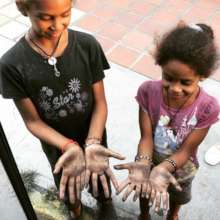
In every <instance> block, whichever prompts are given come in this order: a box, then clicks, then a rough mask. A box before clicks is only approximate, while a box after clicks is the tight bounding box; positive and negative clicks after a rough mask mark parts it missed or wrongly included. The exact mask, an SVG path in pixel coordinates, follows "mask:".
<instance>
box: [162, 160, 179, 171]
mask: <svg viewBox="0 0 220 220" xmlns="http://www.w3.org/2000/svg"><path fill="white" fill-rule="evenodd" d="M164 161H167V162H169V163H170V164H171V165H172V166H173V168H174V171H173V172H176V170H177V165H176V161H174V160H172V159H169V158H166V159H165V160H164Z"/></svg>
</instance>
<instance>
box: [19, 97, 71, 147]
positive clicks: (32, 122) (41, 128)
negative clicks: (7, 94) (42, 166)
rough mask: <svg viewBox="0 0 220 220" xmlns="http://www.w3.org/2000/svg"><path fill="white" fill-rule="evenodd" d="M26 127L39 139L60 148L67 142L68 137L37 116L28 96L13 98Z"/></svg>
mask: <svg viewBox="0 0 220 220" xmlns="http://www.w3.org/2000/svg"><path fill="white" fill-rule="evenodd" d="M15 105H16V106H17V108H18V110H19V112H20V114H21V116H22V118H23V120H24V123H25V125H26V127H27V129H28V130H29V131H30V132H31V133H32V134H33V135H34V136H36V137H37V138H39V139H40V140H42V141H44V142H46V143H48V144H50V145H52V146H55V147H57V148H59V149H60V148H61V146H64V145H65V144H66V143H67V142H68V140H69V139H68V138H67V137H65V136H63V135H62V134H60V133H59V132H57V131H56V130H54V129H53V128H51V127H50V126H48V125H47V124H46V123H45V122H44V121H43V120H42V119H41V118H40V116H39V114H38V112H37V110H36V108H35V106H34V104H33V102H32V101H31V100H30V99H29V98H24V99H21V100H15Z"/></svg>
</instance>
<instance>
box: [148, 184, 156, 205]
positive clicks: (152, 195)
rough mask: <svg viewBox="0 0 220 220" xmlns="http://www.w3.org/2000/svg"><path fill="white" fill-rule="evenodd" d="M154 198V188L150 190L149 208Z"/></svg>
mask: <svg viewBox="0 0 220 220" xmlns="http://www.w3.org/2000/svg"><path fill="white" fill-rule="evenodd" d="M155 196H156V190H155V189H154V188H151V193H150V200H149V206H152V205H153V203H154V199H155Z"/></svg>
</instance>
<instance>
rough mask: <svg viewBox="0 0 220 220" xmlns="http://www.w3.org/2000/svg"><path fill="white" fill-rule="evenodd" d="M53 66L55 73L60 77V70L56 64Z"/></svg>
mask: <svg viewBox="0 0 220 220" xmlns="http://www.w3.org/2000/svg"><path fill="white" fill-rule="evenodd" d="M53 68H54V75H55V76H56V77H60V71H59V70H58V69H57V66H56V64H54V65H53Z"/></svg>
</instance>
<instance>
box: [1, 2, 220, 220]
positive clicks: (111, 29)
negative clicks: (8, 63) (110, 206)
mask: <svg viewBox="0 0 220 220" xmlns="http://www.w3.org/2000/svg"><path fill="white" fill-rule="evenodd" d="M168 11H169V13H168ZM179 18H184V20H187V21H189V22H203V21H205V22H208V23H209V24H212V26H213V28H214V29H215V31H216V35H218V36H217V37H216V40H217V43H218V44H219V45H220V24H219V19H220V0H176V1H175V0H78V1H77V4H76V7H75V8H74V9H73V17H72V20H71V28H73V29H77V30H81V31H85V32H89V33H91V34H94V35H95V36H96V37H97V39H98V40H99V41H100V42H101V44H102V46H103V48H104V51H105V53H106V55H107V57H108V59H109V61H110V62H111V63H110V64H111V70H109V71H107V72H106V79H105V87H106V96H107V101H108V106H109V117H108V123H107V130H108V142H109V146H110V147H111V148H112V149H114V150H116V151H119V152H121V153H122V154H124V155H125V156H126V161H125V162H129V161H132V160H133V158H134V156H135V154H136V146H137V143H138V138H139V128H138V106H137V104H136V101H135V99H134V96H135V94H136V91H137V88H138V86H139V85H140V84H141V82H143V81H144V80H148V79H150V78H153V79H157V78H158V77H159V75H160V72H159V69H158V67H156V66H154V64H153V60H152V59H151V57H150V56H149V55H148V51H149V49H150V48H152V42H153V34H154V32H155V31H158V29H159V32H160V31H161V32H162V31H163V30H164V28H167V27H170V25H173V24H175V23H176V22H177V20H178V19H179ZM28 27H29V23H28V20H27V19H26V18H24V17H23V16H21V15H20V14H19V13H18V11H17V9H16V7H15V4H14V0H1V1H0V45H1V46H0V56H1V55H2V54H3V53H4V52H5V51H6V50H7V49H9V48H10V47H11V46H13V45H14V43H15V42H16V41H17V40H18V39H19V38H20V37H21V36H22V35H23V34H24V33H25V32H26V31H27V30H28ZM118 64H119V65H118ZM139 73H140V74H139ZM219 80H220V70H217V71H216V73H215V74H214V75H213V78H212V79H210V80H206V81H204V82H203V83H202V86H203V87H204V88H205V89H206V90H207V91H208V92H209V93H210V94H212V95H214V96H215V97H216V98H217V99H218V100H219V101H220V92H219V91H220V82H219ZM0 106H1V107H0V121H1V122H2V124H3V127H4V130H5V132H6V135H7V138H8V141H9V144H10V146H11V147H12V151H13V154H14V156H15V158H16V161H17V163H18V166H19V169H20V170H26V169H33V170H35V171H37V172H39V173H40V174H41V178H40V179H39V184H40V185H41V186H43V187H45V188H47V187H48V186H50V185H51V184H53V180H52V176H51V172H50V168H49V164H48V162H47V160H46V157H45V156H44V154H43V153H42V151H41V148H40V145H39V142H38V140H36V139H35V138H34V137H33V136H32V135H30V134H29V133H28V131H27V130H26V128H25V126H24V124H23V122H22V120H21V118H20V115H19V113H18V112H17V110H16V108H15V106H14V105H13V103H12V101H11V100H3V99H2V98H1V97H0ZM216 142H220V123H219V122H218V123H217V124H216V125H215V126H213V127H212V128H211V129H210V132H209V134H208V136H207V138H206V139H205V141H204V142H203V143H202V144H201V146H200V148H199V152H198V153H199V161H200V165H201V167H200V170H199V172H198V175H197V177H196V179H195V181H194V183H193V199H192V201H191V202H190V203H189V204H187V205H186V206H185V207H184V208H183V209H182V210H181V213H180V214H181V215H180V219H181V220H216V219H220V212H219V206H220V186H219V179H220V172H219V165H218V166H215V167H210V166H208V165H206V164H205V163H204V161H203V157H204V153H205V151H206V150H207V149H208V148H209V147H210V146H211V145H213V144H214V143H216ZM39 161H40V162H39ZM118 162H120V161H116V160H111V164H112V165H113V164H116V163H118ZM125 174H126V172H124V171H120V172H119V171H117V172H116V175H117V178H118V179H119V181H121V180H123V179H124V178H125ZM0 176H1V174H0ZM0 191H1V189H0ZM83 201H84V203H86V204H87V205H88V206H91V207H93V206H94V205H95V203H94V200H93V199H92V198H90V197H89V198H88V197H87V194H84V195H83ZM113 201H114V203H115V204H116V207H117V211H118V213H119V212H120V216H121V215H122V216H124V219H136V217H135V216H137V214H138V212H139V210H138V202H135V203H133V202H132V200H131V199H129V200H128V201H127V202H126V203H123V202H122V201H121V196H118V197H116V196H115V194H114V193H113ZM4 203H5V201H4V199H1V200H0V209H1V207H3V205H4ZM207 204H208V205H209V207H211V208H209V209H208V208H207ZM0 211H1V212H8V211H9V210H5V209H4V210H0ZM160 219H161V218H160V217H158V216H154V218H153V220H160ZM3 220H5V219H3ZM8 220H14V219H8ZM19 220H20V219H19Z"/></svg>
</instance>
